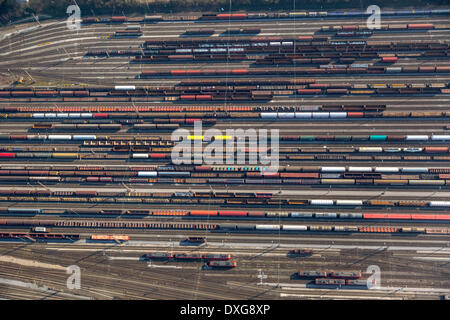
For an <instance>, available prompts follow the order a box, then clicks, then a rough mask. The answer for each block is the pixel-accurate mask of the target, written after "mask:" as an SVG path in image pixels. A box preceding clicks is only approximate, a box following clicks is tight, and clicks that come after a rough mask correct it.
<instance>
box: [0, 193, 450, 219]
mask: <svg viewBox="0 0 450 320" xmlns="http://www.w3.org/2000/svg"><path fill="white" fill-rule="evenodd" d="M0 201H14V202H16V201H18V202H21V201H48V202H105V203H111V202H117V203H154V204H169V203H174V204H176V203H178V204H181V203H185V204H200V205H201V204H208V205H210V204H216V205H218V204H227V205H234V206H236V205H263V206H266V205H273V206H279V205H283V206H301V207H308V206H311V207H329V206H336V207H376V208H382V207H415V208H426V207H430V208H433V209H434V210H446V208H448V207H450V201H425V200H347V199H345V200H333V199H299V198H297V197H295V198H291V197H289V196H288V197H287V199H286V198H283V199H281V198H272V195H271V194H270V193H243V192H215V193H210V192H165V193H154V192H122V191H94V190H92V191H53V192H52V191H50V190H45V189H41V190H32V189H22V190H21V189H15V190H0ZM121 212H122V211H121ZM156 212H158V211H156ZM156 212H155V213H156ZM171 212H172V214H173V215H180V214H181V212H180V211H178V210H168V211H167V212H166V213H167V214H170V213H171ZM184 212H185V213H184V214H186V215H188V214H189V212H188V211H184ZM202 212H203V213H204V214H207V215H213V216H227V215H229V216H233V215H234V216H248V215H253V216H257V214H259V215H260V216H264V214H263V213H262V212H251V214H250V212H246V211H211V210H208V211H198V212H197V211H195V213H196V214H197V215H201V213H202ZM92 213H102V212H101V211H96V210H92ZM126 213H127V212H126V211H123V214H126ZM151 213H152V211H148V210H147V211H145V210H144V211H143V212H142V213H141V214H151ZM131 214H134V213H133V212H131ZM296 214H297V216H298V217H300V216H301V215H300V213H296ZM192 215H193V214H192ZM288 215H289V216H291V217H294V215H293V213H292V212H291V213H288V212H285V213H282V212H266V213H265V216H267V217H273V216H288ZM314 215H315V216H316V217H328V218H330V217H331V218H337V217H340V218H362V217H363V214H357V213H355V214H344V213H330V214H328V215H327V216H324V214H321V213H315V214H314V213H311V214H310V217H313V216H314ZM375 216H376V215H375ZM388 216H392V215H390V214H388ZM400 216H402V215H400ZM405 216H406V215H405ZM418 216H420V215H418ZM304 217H307V216H306V213H305V216H304ZM432 217H433V216H430V219H431V218H432ZM444 217H445V215H441V218H444Z"/></svg>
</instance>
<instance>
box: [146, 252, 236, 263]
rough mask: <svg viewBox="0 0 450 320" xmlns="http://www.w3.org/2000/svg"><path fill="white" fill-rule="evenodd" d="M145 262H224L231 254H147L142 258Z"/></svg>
mask: <svg viewBox="0 0 450 320" xmlns="http://www.w3.org/2000/svg"><path fill="white" fill-rule="evenodd" d="M143 258H144V259H146V260H170V259H176V260H204V261H213V260H218V261H226V260H230V259H231V254H229V253H200V252H190V253H177V252H172V251H165V252H159V251H158V252H157V251H155V252H149V253H147V254H145V255H144V256H143Z"/></svg>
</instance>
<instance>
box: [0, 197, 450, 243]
mask: <svg viewBox="0 0 450 320" xmlns="http://www.w3.org/2000/svg"><path fill="white" fill-rule="evenodd" d="M63 199H64V198H63ZM39 200H40V199H37V201H39ZM41 201H42V200H41ZM44 201H45V200H44ZM116 203H117V202H116ZM0 214H8V215H19V216H20V215H70V216H73V215H81V216H86V215H95V216H153V217H161V216H166V217H171V216H172V217H190V218H206V217H207V218H208V219H212V218H226V219H235V218H250V219H264V218H271V219H279V218H283V219H287V218H291V219H307V220H309V219H322V220H330V219H331V220H334V219H339V220H341V219H343V220H377V221H380V220H386V221H391V220H403V221H406V220H407V221H412V222H416V221H436V222H443V223H446V222H448V221H450V215H448V214H436V213H344V212H341V213H336V212H287V211H247V210H171V209H166V210H164V209H157V210H154V209H139V210H132V209H129V210H127V209H86V208H80V209H76V210H72V209H61V210H58V209H38V208H20V207H9V208H3V209H0ZM225 227H226V228H228V229H231V230H235V229H236V228H237V229H239V228H241V226H239V225H235V224H234V225H233V224H225V225H223V228H225ZM285 227H286V228H287V229H283V230H288V231H289V230H290V229H289V228H290V227H289V226H285ZM291 227H292V228H293V229H292V231H306V230H307V227H305V226H291ZM297 227H299V228H300V227H301V228H303V229H298V228H297ZM261 228H263V227H261ZM296 228H297V229H296ZM340 228H341V227H336V228H335V231H358V230H357V229H351V230H350V229H349V230H344V229H340ZM274 230H275V229H274ZM278 230H279V228H278ZM111 240H114V239H111Z"/></svg>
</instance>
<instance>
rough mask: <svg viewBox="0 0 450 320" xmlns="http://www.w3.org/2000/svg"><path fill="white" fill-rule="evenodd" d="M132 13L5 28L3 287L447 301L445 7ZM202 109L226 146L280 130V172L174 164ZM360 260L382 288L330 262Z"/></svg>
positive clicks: (125, 294)
mask: <svg viewBox="0 0 450 320" xmlns="http://www.w3.org/2000/svg"><path fill="white" fill-rule="evenodd" d="M222 18H223V17H222ZM139 19H142V18H128V19H126V18H123V17H114V18H112V19H110V18H107V19H106V20H108V21H106V20H96V19H91V20H86V19H85V20H84V21H83V22H82V23H81V29H79V30H73V31H72V30H68V29H67V25H66V21H56V20H55V21H53V20H48V21H41V22H40V23H39V24H37V23H34V24H31V25H27V26H26V27H25V26H24V27H21V26H20V25H16V26H15V27H14V29H12V28H8V29H7V31H5V32H3V34H2V36H1V39H2V40H1V41H0V56H1V59H0V72H1V73H2V76H3V77H4V78H9V79H10V80H11V82H15V84H11V83H8V84H5V85H4V86H3V87H2V88H0V112H1V114H0V141H1V145H0V148H1V149H0V228H1V229H0V232H1V241H0V252H1V254H0V298H2V299H224V300H229V299H252V300H257V299H441V297H442V296H445V295H449V294H450V273H449V262H450V247H449V244H450V239H449V237H450V228H449V225H448V223H449V221H450V214H449V211H448V210H449V208H450V189H449V185H450V174H449V173H450V161H449V160H450V155H449V149H448V147H449V146H448V142H449V141H450V134H449V133H448V127H447V126H448V119H449V117H450V98H449V97H450V96H449V94H450V60H449V52H450V51H449V50H450V49H449V34H450V24H449V13H440V14H437V13H429V14H412V13H411V14H409V15H408V14H404V15H394V14H393V15H387V16H383V17H382V22H381V29H378V30H369V29H366V17H362V16H354V17H353V16H348V17H346V18H345V19H344V18H342V17H337V16H330V15H329V16H321V17H314V18H302V17H298V18H296V19H293V18H292V17H291V18H289V15H288V16H287V17H281V16H280V17H278V18H258V19H252V18H251V17H250V16H247V15H243V16H242V15H241V16H233V17H231V16H229V17H228V18H226V19H225V20H220V19H218V18H217V17H216V18H214V17H212V16H210V17H209V18H207V19H206V18H203V19H202V18H201V15H198V16H191V17H184V18H183V19H182V20H181V18H180V17H175V18H174V17H165V16H163V17H148V18H146V20H144V21H140V20H139ZM111 20H112V21H111ZM137 25H138V26H139V27H137ZM227 30H228V31H230V30H234V31H232V32H231V33H232V34H226V31H227ZM124 34H126V35H128V36H123V35H124ZM198 121H202V124H203V130H206V129H208V128H215V129H219V130H220V132H223V134H217V135H216V136H215V137H214V140H221V139H223V140H226V141H227V142H229V140H233V139H234V138H235V137H233V136H228V135H227V134H226V133H225V130H226V129H230V128H232V129H238V128H241V129H263V128H265V129H279V136H280V143H279V170H278V171H277V172H268V171H265V170H262V171H261V169H262V168H264V166H265V165H250V164H245V165H237V164H232V165H229V164H227V165H225V164H224V165H214V164H212V165H209V164H205V163H203V164H190V165H189V164H184V165H175V164H173V163H172V162H171V150H172V148H173V146H174V141H171V139H170V136H171V133H172V132H173V131H174V130H175V129H177V128H185V129H188V130H190V132H191V135H190V136H189V137H186V139H190V140H197V141H198V140H200V141H201V143H202V144H203V146H206V144H207V143H208V141H207V140H208V139H207V137H206V136H202V135H200V136H199V135H196V134H195V133H194V132H193V129H194V123H195V122H198ZM267 146H268V147H269V148H270V147H271V142H270V141H269V143H268V145H267ZM236 148H237V149H236V152H239V151H242V152H245V153H246V154H247V155H248V154H249V153H254V152H257V151H261V150H260V149H263V147H261V148H260V149H254V148H253V147H252V146H251V145H250V146H247V147H246V149H245V148H244V150H239V146H237V147H236ZM268 151H271V150H268ZM269 153H270V152H269ZM235 155H237V153H236V154H235ZM42 227H44V228H46V230H45V231H46V232H39V231H42V230H43V229H39V228H42ZM98 235H104V236H113V235H121V236H128V237H129V239H128V238H127V239H128V240H119V238H116V239H115V240H114V239H113V240H100V241H99V240H96V236H97V238H98ZM93 236H94V237H93ZM188 237H202V238H205V239H206V241H205V242H201V243H192V242H189V241H186V239H187V238H188ZM111 239H112V238H111ZM297 249H301V250H306V251H308V250H312V252H310V253H309V254H303V255H302V254H297V255H295V254H292V253H290V252H291V250H297ZM161 252H164V253H169V254H168V256H169V258H167V259H152V258H149V256H147V257H145V255H146V254H147V255H150V256H151V254H154V253H161ZM180 253H184V254H186V255H185V258H179V256H178V258H177V254H180ZM197 253H201V254H203V255H206V254H208V253H228V254H229V255H230V256H231V257H230V259H229V261H235V262H236V266H235V267H230V268H227V269H225V268H215V267H211V266H208V264H209V263H210V260H209V261H208V259H205V258H199V259H194V258H193V257H194V255H195V254H197ZM186 257H187V258H186ZM189 257H191V259H189ZM73 265H75V266H78V267H79V268H80V272H81V273H80V274H81V286H80V288H79V289H69V288H68V287H67V278H68V277H69V276H70V275H69V274H67V273H66V268H67V267H68V266H73ZM371 266H372V269H373V266H377V267H378V268H379V270H380V274H379V280H380V282H378V286H377V287H374V288H367V286H365V285H359V286H355V285H352V284H351V281H350V282H348V280H349V279H346V280H345V279H344V280H342V279H340V278H337V277H333V274H332V272H349V271H355V272H357V273H358V272H360V273H361V275H360V276H361V277H360V280H366V279H368V278H369V277H371V275H372V274H371V273H368V272H366V271H367V269H368V268H369V269H370V267H371ZM304 271H326V272H327V273H328V274H327V276H326V277H325V279H329V280H330V283H332V281H336V279H340V280H341V281H344V282H343V283H341V284H337V285H335V284H323V283H321V282H320V279H321V278H318V279H319V281H318V280H317V279H315V277H303V276H302V274H301V272H304ZM299 272H300V274H299ZM344 278H346V277H345V276H344ZM347 278H349V277H347ZM350 280H351V279H350Z"/></svg>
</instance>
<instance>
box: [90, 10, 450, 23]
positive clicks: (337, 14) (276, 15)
mask: <svg viewBox="0 0 450 320" xmlns="http://www.w3.org/2000/svg"><path fill="white" fill-rule="evenodd" d="M448 14H450V10H449V9H411V10H383V11H382V15H383V16H423V15H448ZM368 15H370V14H369V13H367V12H365V11H289V12H260V13H246V12H239V13H204V14H202V15H201V16H162V15H151V16H149V15H146V16H144V17H134V18H128V17H126V16H112V17H85V18H83V19H82V23H83V24H91V23H127V22H133V23H157V22H161V21H173V20H183V21H186V20H221V21H223V20H247V19H249V20H255V19H256V20H258V19H302V18H323V17H330V18H349V17H354V18H357V17H366V16H368Z"/></svg>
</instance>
